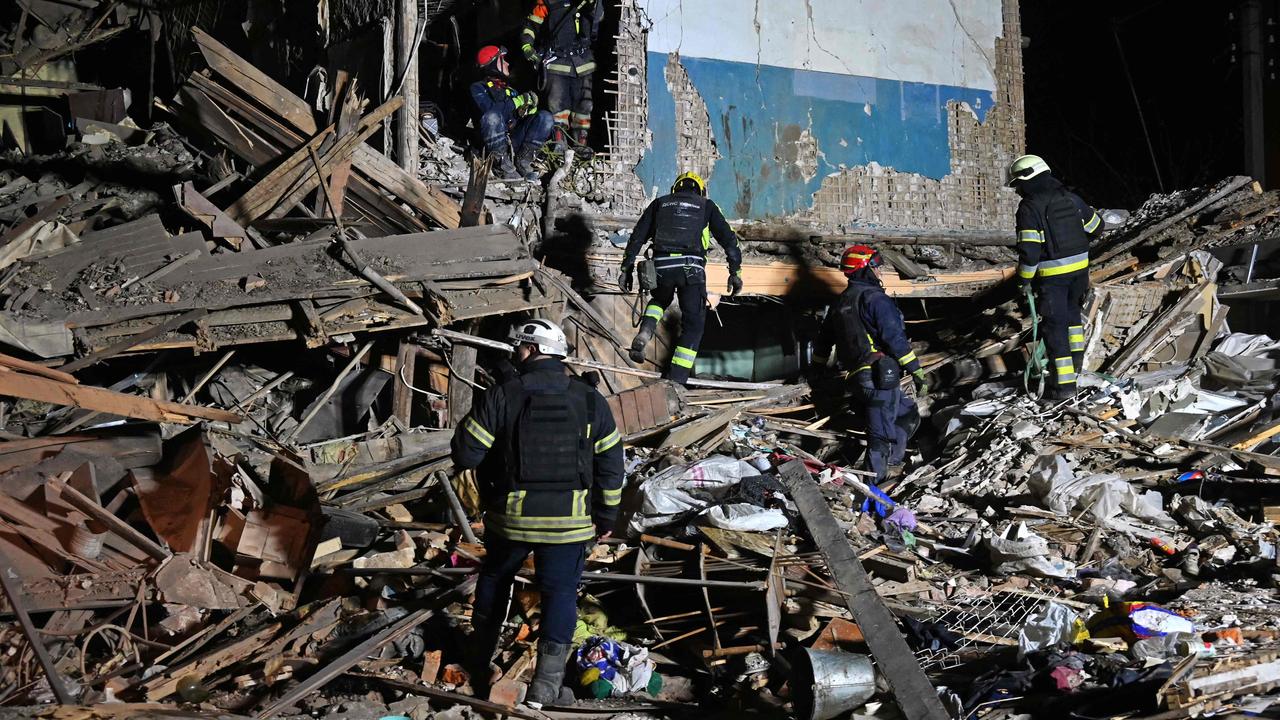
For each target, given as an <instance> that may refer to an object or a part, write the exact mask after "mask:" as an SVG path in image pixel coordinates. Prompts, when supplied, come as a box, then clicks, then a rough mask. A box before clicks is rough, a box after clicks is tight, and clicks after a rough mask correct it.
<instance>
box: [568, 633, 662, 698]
mask: <svg viewBox="0 0 1280 720" xmlns="http://www.w3.org/2000/svg"><path fill="white" fill-rule="evenodd" d="M574 662H575V664H576V665H577V668H578V680H579V683H580V685H581V686H582V687H584V688H586V689H587V690H588V692H590V694H591V695H592V697H595V698H599V699H602V698H607V697H625V696H627V695H630V694H633V693H638V692H647V693H649V694H650V695H656V694H657V693H658V692H660V691H661V690H662V676H661V675H659V674H658V673H656V672H654V670H655V669H656V668H657V667H658V664H657V663H656V662H654V661H653V660H650V659H649V650H648V649H647V648H642V647H637V646H635V645H630V644H628V643H624V642H619V641H617V640H610V639H609V638H606V637H599V636H596V637H592V638H589V639H588V640H587V641H586V642H585V643H583V644H582V647H580V648H578V651H577V653H575V654H574Z"/></svg>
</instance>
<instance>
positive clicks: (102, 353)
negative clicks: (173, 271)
mask: <svg viewBox="0 0 1280 720" xmlns="http://www.w3.org/2000/svg"><path fill="white" fill-rule="evenodd" d="M208 314H209V311H208V310H205V309H204V308H198V309H196V310H191V311H189V312H186V313H183V314H182V315H179V316H178V317H176V318H173V319H172V320H169V321H167V322H163V323H160V324H159V325H156V326H155V327H153V328H151V329H149V330H144V331H142V332H140V333H138V334H137V335H130V336H129V337H127V338H125V339H124V340H121V341H120V342H118V343H115V344H114V345H111V346H109V347H105V348H103V349H101V350H98V351H97V352H92V353H89V354H88V355H85V356H84V357H82V358H80V359H78V360H72V361H71V362H69V363H67V364H65V365H63V366H61V367H59V368H58V371H59V372H62V373H73V372H77V371H79V370H83V369H85V368H87V367H89V366H91V365H96V364H97V363H99V362H101V361H102V360H106V359H107V358H111V357H115V356H116V355H119V354H120V353H123V352H127V351H128V350H130V349H131V348H133V347H135V346H137V345H141V344H142V343H144V342H146V341H148V340H151V339H153V338H157V337H160V336H161V335H164V334H166V333H168V332H171V331H173V330H177V329H178V328H180V327H182V326H183V325H186V324H187V323H190V322H195V321H196V320H199V319H200V318H202V317H204V316H206V315H208Z"/></svg>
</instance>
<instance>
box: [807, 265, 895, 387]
mask: <svg viewBox="0 0 1280 720" xmlns="http://www.w3.org/2000/svg"><path fill="white" fill-rule="evenodd" d="M832 346H834V347H835V350H836V360H837V361H838V362H839V364H840V368H841V369H842V370H844V371H845V372H861V371H863V370H870V369H871V363H872V362H873V359H874V357H876V353H881V354H884V355H888V356H889V357H892V358H893V359H895V360H897V361H898V365H900V366H901V367H902V370H903V371H904V372H907V373H913V372H915V371H916V370H919V369H920V361H919V360H918V359H916V354H915V351H914V350H912V349H911V341H910V340H908V339H907V325H906V323H905V322H904V321H903V319H902V311H901V310H899V309H898V304H897V303H895V302H894V301H893V298H891V297H889V295H888V294H887V293H885V291H884V287H883V286H881V285H880V282H879V281H877V280H876V279H875V277H874V276H867V277H856V278H850V279H849V285H848V287H846V288H845V290H844V292H843V293H840V298H839V299H838V300H836V301H835V302H834V303H832V304H831V307H830V308H829V309H828V310H827V317H826V320H825V321H824V322H823V324H822V331H821V332H820V333H819V334H818V341H817V343H816V344H815V346H814V354H815V355H816V356H817V358H818V359H819V361H820V362H824V361H825V360H826V359H827V358H829V357H831V348H832Z"/></svg>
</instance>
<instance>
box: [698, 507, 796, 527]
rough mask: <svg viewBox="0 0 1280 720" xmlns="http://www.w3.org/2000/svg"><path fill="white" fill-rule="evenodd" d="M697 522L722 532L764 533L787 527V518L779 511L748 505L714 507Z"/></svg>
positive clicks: (702, 514) (699, 516) (700, 516)
mask: <svg viewBox="0 0 1280 720" xmlns="http://www.w3.org/2000/svg"><path fill="white" fill-rule="evenodd" d="M698 520H699V521H701V522H705V523H706V524H707V525H710V526H711V527H717V528H720V529H722V530H744V531H753V530H754V531H765V530H776V529H778V528H780V527H786V526H787V516H786V515H785V514H783V512H782V511H781V510H778V509H776V508H768V509H766V508H762V507H758V506H756V505H752V504H750V503H733V504H728V505H716V506H715V507H712V508H708V509H707V510H706V511H705V512H703V513H701V514H700V515H698Z"/></svg>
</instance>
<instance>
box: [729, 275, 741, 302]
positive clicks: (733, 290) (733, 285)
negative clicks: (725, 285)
mask: <svg viewBox="0 0 1280 720" xmlns="http://www.w3.org/2000/svg"><path fill="white" fill-rule="evenodd" d="M740 292H742V276H741V275H739V274H738V273H729V295H730V297H732V296H735V295H737V294H738V293H740Z"/></svg>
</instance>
